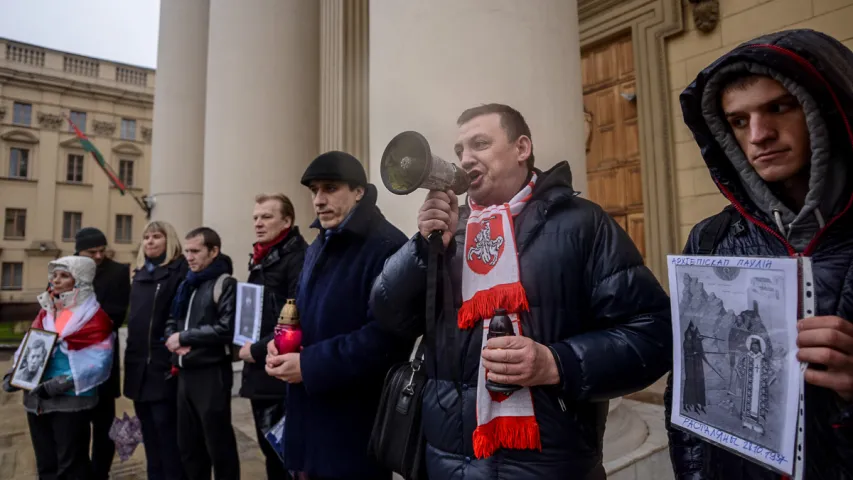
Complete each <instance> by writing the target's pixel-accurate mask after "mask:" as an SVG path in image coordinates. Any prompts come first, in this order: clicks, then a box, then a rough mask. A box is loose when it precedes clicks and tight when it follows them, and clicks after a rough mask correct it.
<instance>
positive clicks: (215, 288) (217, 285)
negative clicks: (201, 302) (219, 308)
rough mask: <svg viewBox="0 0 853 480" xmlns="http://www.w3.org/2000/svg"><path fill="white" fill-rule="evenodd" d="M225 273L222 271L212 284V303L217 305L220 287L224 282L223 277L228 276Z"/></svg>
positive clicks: (220, 292) (220, 293)
mask: <svg viewBox="0 0 853 480" xmlns="http://www.w3.org/2000/svg"><path fill="white" fill-rule="evenodd" d="M230 276H231V275H228V274H227V273H223V274H222V275H220V276H219V278H217V279H216V283H214V284H213V303H214V305H219V297H221V296H222V288H223V284H224V283H225V279H226V278H228V277H230Z"/></svg>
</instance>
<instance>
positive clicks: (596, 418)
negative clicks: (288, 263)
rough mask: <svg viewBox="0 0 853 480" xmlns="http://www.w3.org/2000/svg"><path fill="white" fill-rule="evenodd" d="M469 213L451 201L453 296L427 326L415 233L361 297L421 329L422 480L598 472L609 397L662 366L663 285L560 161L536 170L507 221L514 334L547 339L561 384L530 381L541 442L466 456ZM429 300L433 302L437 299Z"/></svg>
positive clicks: (667, 350)
mask: <svg viewBox="0 0 853 480" xmlns="http://www.w3.org/2000/svg"><path fill="white" fill-rule="evenodd" d="M460 203H461V202H460ZM468 212H469V209H468V208H467V207H462V208H460V214H459V216H460V218H459V225H458V228H457V229H456V235H455V237H454V240H453V241H452V242H451V245H450V247H449V248H448V250H447V256H448V257H449V258H447V259H446V261H447V262H448V264H447V265H446V270H444V271H445V272H446V273H445V274H444V275H442V276H443V277H444V279H443V280H442V284H441V286H439V288H438V291H439V292H442V291H443V290H444V287H445V285H446V283H444V282H446V281H448V280H449V281H450V284H451V287H450V291H451V292H452V295H453V298H452V299H450V305H448V306H447V307H446V308H443V310H444V311H443V312H442V314H441V316H440V318H439V319H438V321H437V324H436V325H425V321H424V315H425V312H424V304H425V301H426V300H425V295H426V269H427V248H426V242H425V241H424V240H423V238H422V237H421V236H420V235H419V234H416V236H415V238H413V239H412V240H410V241H409V242H408V243H406V244H405V245H403V247H402V248H401V249H400V250H399V251H398V252H397V253H395V254H394V255H393V256H392V257H391V258H389V259H388V260H387V262H386V263H385V267H384V268H383V270H382V273H381V274H380V275H379V277H378V278H377V280H376V282H375V283H374V286H373V292H372V296H371V309H372V310H373V312H374V313H375V315H376V318H377V319H378V320H379V322H380V323H381V324H382V325H383V327H385V328H388V329H390V330H392V331H394V332H396V333H398V334H400V335H409V336H410V337H411V336H417V335H419V334H421V333H423V332H424V330H426V335H425V337H424V342H425V345H426V361H425V362H424V365H425V366H426V371H427V375H428V377H429V380H428V382H427V384H426V387H425V390H424V397H423V398H424V400H423V402H424V403H423V427H424V431H425V435H426V439H427V442H428V445H427V452H426V458H427V469H428V472H429V476H430V478H440V479H442V480H446V479H461V478H465V479H468V480H486V479H493V478H511V479H513V480H527V479H530V480H532V479H552V478H554V479H556V478H578V479H586V478H603V476H604V471H603V468H602V464H601V461H602V438H603V435H604V425H605V421H606V419H607V410H608V400H609V399H611V398H614V397H618V396H621V395H625V394H627V393H630V392H634V391H637V390H640V389H642V388H645V387H646V386H648V385H649V384H651V383H652V382H654V381H655V380H657V379H658V378H660V377H661V376H662V375H663V374H664V373H666V371H667V370H668V369H669V368H670V365H671V357H672V354H671V347H672V344H671V342H672V333H671V328H672V327H671V324H670V306H669V299H668V297H667V295H666V293H665V292H664V291H663V289H662V288H661V286H660V284H659V283H658V281H657V280H656V279H655V277H654V276H653V275H652V273H651V272H650V271H649V269H648V268H646V267H645V266H644V265H643V259H642V257H641V256H640V254H639V252H638V251H637V248H636V247H635V246H634V244H633V243H632V242H631V239H630V238H629V237H628V235H627V234H626V233H625V231H624V230H622V228H621V227H619V225H618V224H616V222H615V221H614V220H613V219H612V218H611V217H610V216H609V215H607V213H605V212H604V211H603V210H602V209H601V208H600V207H599V206H598V205H596V204H594V203H592V202H589V201H587V200H584V199H581V198H578V197H576V196H575V192H574V191H573V189H572V187H571V171H570V169H569V166H568V164H567V163H566V162H562V163H560V164H558V165H556V166H555V167H554V168H552V169H551V170H550V171H548V172H539V179H538V180H537V183H536V187H535V189H534V191H533V196H532V198H531V199H530V201H529V203H528V204H527V206H526V207H525V208H524V210H522V212H521V213H520V214H519V215H518V217H516V219H515V222H514V226H515V238H516V243H517V245H518V256H519V264H520V273H521V283H522V284H523V285H524V288H525V290H526V293H527V297H528V302H529V305H530V311H529V312H524V313H522V315H521V324H522V330H523V331H524V332H525V335H527V336H529V337H531V338H533V339H534V340H535V341H537V342H539V343H542V344H544V345H547V346H549V347H551V349H552V351H553V353H554V355H555V357H556V359H557V366H558V368H559V369H560V372H561V383H560V384H559V385H555V386H542V387H534V388H532V389H531V392H532V394H533V404H534V408H535V411H536V420H537V422H538V423H539V431H540V436H541V440H542V451H533V450H499V451H498V452H496V453H495V455H493V456H491V457H489V458H487V459H484V460H475V459H474V451H473V444H472V443H473V442H472V434H473V431H474V427H475V426H476V425H477V419H476V404H477V401H476V391H477V381H478V377H477V373H478V371H479V364H480V355H481V351H482V348H481V347H482V345H481V343H482V334H481V332H482V331H481V330H480V327H479V326H478V327H476V328H473V329H469V330H460V329H459V328H458V327H457V322H456V313H457V311H458V308H459V307H460V305H461V304H462V298H461V297H462V294H461V272H462V262H463V259H464V257H465V250H464V249H465V231H466V221H467V216H468ZM442 269H444V267H443V268H442ZM448 277H449V278H448ZM440 297H441V298H439V299H438V305H439V306H441V305H446V303H445V300H446V298H444V297H443V296H441V295H440ZM478 325H479V324H478Z"/></svg>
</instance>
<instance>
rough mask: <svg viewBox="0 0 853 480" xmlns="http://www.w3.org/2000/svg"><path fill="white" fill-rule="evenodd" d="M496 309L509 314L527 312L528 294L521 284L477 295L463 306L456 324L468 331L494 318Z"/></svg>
mask: <svg viewBox="0 0 853 480" xmlns="http://www.w3.org/2000/svg"><path fill="white" fill-rule="evenodd" d="M496 308H503V309H506V311H507V312H509V313H518V312H523V311H527V309H528V305H527V294H526V293H525V292H524V287H522V286H521V282H516V283H505V284H503V285H496V286H494V287H492V288H490V289H488V290H481V291H479V292H477V293H475V294H474V296H473V297H471V299H470V300H468V301H467V302H465V303H463V304H462V307H461V308H460V309H459V314H458V315H457V319H456V322H457V324H458V325H459V328H461V329H463V330H467V329H469V328H471V327H473V326H474V325H475V324H476V323H477V322H479V321H480V320H482V319H484V318H492V317H493V316H494V315H495V309H496Z"/></svg>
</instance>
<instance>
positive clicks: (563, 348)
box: [550, 209, 672, 401]
mask: <svg viewBox="0 0 853 480" xmlns="http://www.w3.org/2000/svg"><path fill="white" fill-rule="evenodd" d="M578 227H579V228H583V229H585V230H584V231H588V232H589V234H588V235H583V232H581V235H583V237H582V238H583V240H582V242H583V243H585V244H586V245H584V246H583V247H582V252H585V253H586V268H585V272H584V275H585V277H586V279H585V284H586V290H587V291H586V295H587V296H588V298H589V310H590V314H591V316H592V318H590V319H588V320H587V322H588V323H589V327H588V328H587V331H586V332H585V333H582V334H580V335H576V336H572V337H570V338H567V339H565V340H563V341H560V342H557V343H554V344H552V345H550V347H551V349H552V352H554V353H555V354H556V357H558V360H559V361H558V367H560V369H561V373H562V387H563V389H564V390H565V392H566V394H567V396H568V397H569V398H572V399H576V400H592V401H595V400H606V399H611V398H615V397H619V396H622V395H626V394H628V393H632V392H635V391H638V390H641V389H643V388H645V387H647V386H649V385H651V384H652V383H654V382H655V381H656V380H657V379H659V378H660V377H661V376H663V375H664V374H665V373H666V372H667V371H668V370H669V369H670V367H671V366H672V323H671V318H670V317H671V315H670V305H669V297H668V296H667V294H666V292H665V291H664V290H663V288H662V287H661V285H660V283H658V281H657V279H656V278H655V277H654V275H653V274H652V272H651V271H650V270H649V269H648V268H646V266H645V265H643V258H642V257H641V255H640V253H639V251H637V247H636V246H634V243H633V242H632V241H631V239H630V238H629V237H628V235H627V233H625V231H624V230H623V229H622V228H621V227H620V226H619V225H618V224H617V223H616V222H615V221H614V220H613V219H612V218H611V217H610V216H609V215H607V214H606V213H604V212H603V211H602V210H600V209H597V210H596V211H595V212H594V213H593V214H591V215H590V216H589V218H587V219H585V220H584V221H583V222H582V223H581V224H580V225H578ZM578 253H579V254H580V253H581V252H578Z"/></svg>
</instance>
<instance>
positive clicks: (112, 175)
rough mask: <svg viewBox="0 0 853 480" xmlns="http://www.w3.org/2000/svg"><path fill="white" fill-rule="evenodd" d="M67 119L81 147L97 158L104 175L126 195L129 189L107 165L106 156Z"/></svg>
mask: <svg viewBox="0 0 853 480" xmlns="http://www.w3.org/2000/svg"><path fill="white" fill-rule="evenodd" d="M65 119H66V120H68V124H69V125H71V128H73V129H74V133H75V134H76V135H77V139H78V140H80V145H82V146H83V150H85V151H87V152H89V153H91V154H92V156H93V157H95V161H96V162H98V165H100V166H101V169H102V170H103V171H104V173H106V174H107V177H109V178H110V181H112V182H113V185H115V187H116V188H117V189H118V191H119V192H121V194H122V195H124V192H125V191H126V190H127V187H126V186H125V184H124V182H122V181H121V180H119V178H118V175H116V174H115V172H113V169H112V168H110V166H109V164H107V162H106V161H105V160H104V156H103V155H101V152H100V151H98V149H97V148H95V145H94V144H93V143H92V142H91V141H90V140H89V137H87V136H86V134H85V133H83V132H81V131H80V129H79V128H77V125H74V122H72V121H71V119H70V118H68V117H65Z"/></svg>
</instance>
